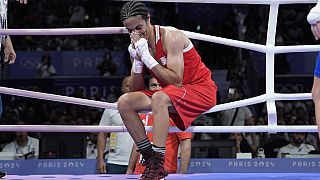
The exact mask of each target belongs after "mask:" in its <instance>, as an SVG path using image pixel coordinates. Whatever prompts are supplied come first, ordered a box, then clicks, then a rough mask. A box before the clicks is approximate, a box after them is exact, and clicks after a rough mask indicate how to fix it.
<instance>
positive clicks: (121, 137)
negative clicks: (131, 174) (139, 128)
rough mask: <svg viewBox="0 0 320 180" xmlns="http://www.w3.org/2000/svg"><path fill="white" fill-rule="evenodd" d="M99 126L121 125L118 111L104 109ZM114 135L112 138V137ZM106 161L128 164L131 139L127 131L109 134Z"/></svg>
mask: <svg viewBox="0 0 320 180" xmlns="http://www.w3.org/2000/svg"><path fill="white" fill-rule="evenodd" d="M99 125H100V126H123V122H122V119H121V116H120V113H119V111H117V110H111V109H105V110H104V112H103V115H102V118H101V120H100V124H99ZM113 137H114V138H113ZM109 141H110V144H109V157H108V163H110V164H117V165H128V164H129V158H130V154H131V149H132V145H133V140H132V138H131V136H130V134H129V133H128V132H118V133H111V134H110V140H109Z"/></svg>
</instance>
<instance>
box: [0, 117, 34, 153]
mask: <svg viewBox="0 0 320 180" xmlns="http://www.w3.org/2000/svg"><path fill="white" fill-rule="evenodd" d="M24 124H25V123H24V122H23V121H17V122H16V125H24ZM2 152H14V153H15V156H18V157H21V158H23V159H34V158H37V156H36V155H38V154H39V140H38V139H36V138H33V137H30V136H29V135H28V133H27V132H16V134H15V140H14V141H12V142H11V143H9V144H7V145H6V146H4V148H3V149H2Z"/></svg>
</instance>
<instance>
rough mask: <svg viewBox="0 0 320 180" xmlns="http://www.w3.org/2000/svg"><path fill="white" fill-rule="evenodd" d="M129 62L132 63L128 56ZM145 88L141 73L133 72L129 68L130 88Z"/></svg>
mask: <svg viewBox="0 0 320 180" xmlns="http://www.w3.org/2000/svg"><path fill="white" fill-rule="evenodd" d="M130 59H131V62H132V63H133V59H132V57H130ZM144 88H145V84H144V78H143V73H134V72H133V71H132V70H131V76H130V90H131V91H138V90H143V89H144Z"/></svg>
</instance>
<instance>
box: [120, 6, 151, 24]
mask: <svg viewBox="0 0 320 180" xmlns="http://www.w3.org/2000/svg"><path fill="white" fill-rule="evenodd" d="M148 14H149V11H148V8H147V7H146V5H144V4H143V3H142V2H140V1H129V2H127V3H126V4H124V5H123V6H122V9H121V11H120V18H121V21H124V20H126V19H128V18H130V17H132V16H138V15H141V16H142V17H143V18H144V19H145V20H147V17H148Z"/></svg>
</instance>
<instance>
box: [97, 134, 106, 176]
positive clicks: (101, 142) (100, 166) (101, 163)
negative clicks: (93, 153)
mask: <svg viewBox="0 0 320 180" xmlns="http://www.w3.org/2000/svg"><path fill="white" fill-rule="evenodd" d="M97 146H98V147H97V148H98V149H97V150H98V152H97V153H98V155H97V170H98V173H107V168H106V163H105V160H104V150H105V149H104V148H105V147H106V133H104V132H99V133H98V141H97Z"/></svg>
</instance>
